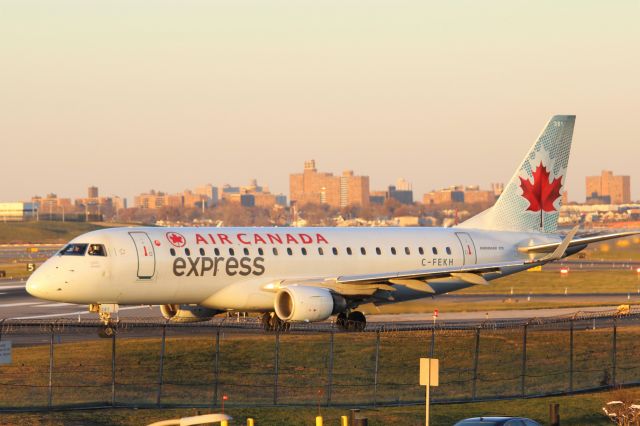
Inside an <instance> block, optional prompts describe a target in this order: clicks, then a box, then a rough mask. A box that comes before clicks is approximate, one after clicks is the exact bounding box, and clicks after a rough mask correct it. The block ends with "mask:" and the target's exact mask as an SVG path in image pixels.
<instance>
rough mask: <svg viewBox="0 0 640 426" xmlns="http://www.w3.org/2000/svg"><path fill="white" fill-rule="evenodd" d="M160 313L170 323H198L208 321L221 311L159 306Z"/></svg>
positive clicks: (182, 306)
mask: <svg viewBox="0 0 640 426" xmlns="http://www.w3.org/2000/svg"><path fill="white" fill-rule="evenodd" d="M160 312H162V316H163V317H164V318H165V319H168V320H169V321H172V322H198V321H209V320H210V319H211V318H213V316H214V315H216V314H219V313H221V312H222V311H218V310H215V309H207V308H203V307H202V306H198V305H160Z"/></svg>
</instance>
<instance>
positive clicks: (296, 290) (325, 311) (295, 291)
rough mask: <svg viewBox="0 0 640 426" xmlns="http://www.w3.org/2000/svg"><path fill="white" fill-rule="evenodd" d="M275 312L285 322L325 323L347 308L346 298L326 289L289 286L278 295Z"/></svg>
mask: <svg viewBox="0 0 640 426" xmlns="http://www.w3.org/2000/svg"><path fill="white" fill-rule="evenodd" d="M274 307H275V311H276V315H278V318H280V319H281V320H283V321H305V322H313V321H323V320H326V319H327V318H329V317H330V316H331V315H334V314H337V313H339V312H343V311H344V310H345V309H346V308H347V301H346V300H345V299H344V297H342V296H340V295H338V294H334V293H332V292H331V291H329V290H328V289H326V288H321V287H305V286H289V287H285V288H283V289H282V290H280V291H279V292H278V293H277V294H276V299H275V306H274Z"/></svg>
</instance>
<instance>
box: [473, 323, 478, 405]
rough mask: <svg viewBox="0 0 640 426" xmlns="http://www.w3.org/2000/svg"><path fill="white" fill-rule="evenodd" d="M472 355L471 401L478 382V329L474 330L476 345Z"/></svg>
mask: <svg viewBox="0 0 640 426" xmlns="http://www.w3.org/2000/svg"><path fill="white" fill-rule="evenodd" d="M475 346H476V347H475V351H474V355H473V387H472V389H471V399H476V395H477V384H478V383H477V382H478V357H479V356H480V328H479V327H478V328H476V345H475Z"/></svg>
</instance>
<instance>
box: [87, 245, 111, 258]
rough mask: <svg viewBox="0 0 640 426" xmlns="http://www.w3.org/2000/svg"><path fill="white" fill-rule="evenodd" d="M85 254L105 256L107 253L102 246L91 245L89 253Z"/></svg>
mask: <svg viewBox="0 0 640 426" xmlns="http://www.w3.org/2000/svg"><path fill="white" fill-rule="evenodd" d="M87 254H88V255H89V256H106V255H107V251H106V250H105V248H104V246H103V245H102V244H91V245H89V252H88V253H87Z"/></svg>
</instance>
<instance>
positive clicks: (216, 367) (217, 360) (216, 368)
mask: <svg viewBox="0 0 640 426" xmlns="http://www.w3.org/2000/svg"><path fill="white" fill-rule="evenodd" d="M214 372H215V377H216V378H215V382H214V383H213V406H214V407H216V406H217V405H218V383H219V380H218V376H219V375H220V327H218V331H216V357H215V364H214Z"/></svg>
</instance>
